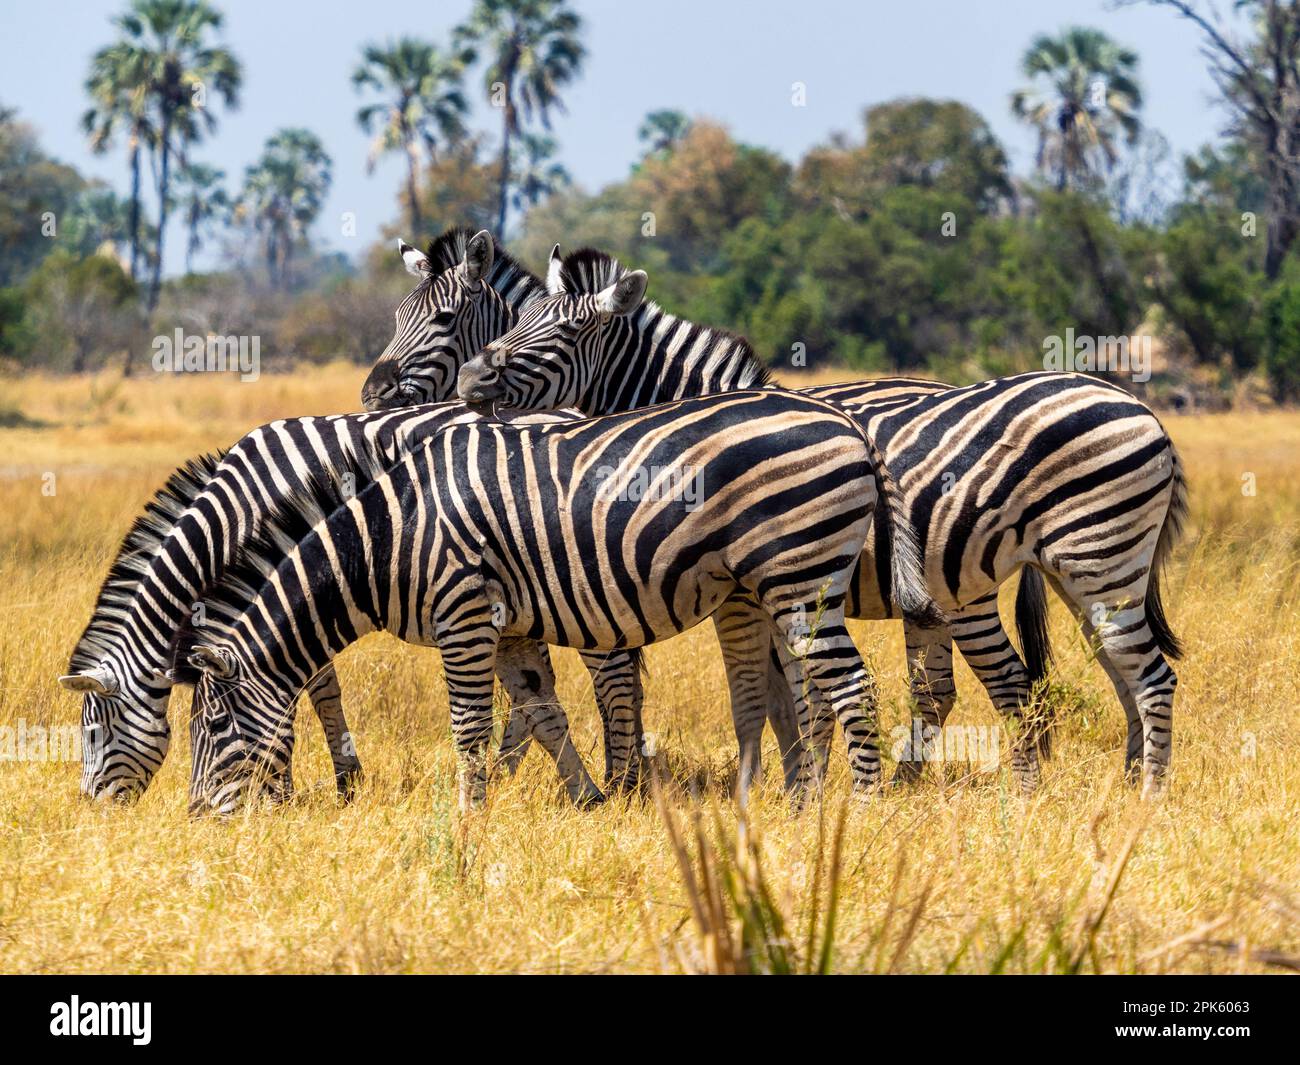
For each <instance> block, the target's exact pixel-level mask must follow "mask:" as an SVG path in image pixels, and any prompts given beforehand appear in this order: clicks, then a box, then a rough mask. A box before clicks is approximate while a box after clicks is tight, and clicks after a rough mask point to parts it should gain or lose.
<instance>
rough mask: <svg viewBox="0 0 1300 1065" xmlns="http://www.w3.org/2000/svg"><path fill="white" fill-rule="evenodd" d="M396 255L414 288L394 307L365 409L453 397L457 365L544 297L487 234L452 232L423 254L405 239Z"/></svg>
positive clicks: (366, 387) (364, 392) (364, 393)
mask: <svg viewBox="0 0 1300 1065" xmlns="http://www.w3.org/2000/svg"><path fill="white" fill-rule="evenodd" d="M397 249H398V252H399V253H400V254H401V256H402V262H403V263H404V264H405V266H406V270H407V272H408V273H410V274H411V275H412V276H414V277H415V278H417V279H418V280H419V284H417V285H416V286H415V288H414V289H412V290H411V292H410V293H409V294H408V295H407V297H406V298H405V299H404V300H402V302H401V304H399V305H398V308H397V311H396V313H395V315H394V317H395V319H396V328H395V330H394V333H393V339H392V340H391V341H390V342H389V345H388V347H387V348H385V349H384V351H383V353H382V354H380V356H379V358H378V359H377V360H376V361H375V365H374V367H373V368H372V369H371V371H370V373H369V374H368V375H367V377H366V380H365V383H364V384H363V385H362V387H361V402H362V404H363V405H364V406H365V408H366V409H367V410H391V409H393V408H395V407H409V406H413V405H415V404H418V403H437V402H440V401H442V400H445V399H452V398H454V397H455V393H456V373H457V371H458V370H459V369H460V366H461V364H462V363H464V362H465V360H466V359H468V358H469V357H470V356H471V355H475V354H477V353H478V352H479V350H481V349H482V348H483V346H484V345H486V344H487V343H488V342H489V341H491V340H495V339H496V338H497V337H498V336H500V335H501V334H502V333H504V332H505V331H506V330H507V329H508V328H510V326H511V325H513V324H514V321H515V319H516V317H517V316H518V314H519V312H520V310H521V309H522V308H524V307H526V306H528V305H529V304H530V303H531V302H532V301H533V300H535V299H539V298H541V297H542V296H544V295H545V294H546V288H545V286H544V285H543V284H542V282H541V280H540V279H539V278H537V277H536V276H535V275H534V274H532V273H531V272H530V271H528V270H526V269H524V267H523V266H521V265H520V264H519V263H518V262H516V261H515V259H513V258H512V257H511V256H510V255H508V254H506V252H504V251H503V250H502V249H501V248H500V247H499V246H498V245H497V244H496V242H495V241H494V240H493V239H492V235H491V234H490V233H488V232H487V230H480V231H479V232H477V233H475V234H473V235H471V234H470V233H469V231H468V230H465V229H461V228H458V227H452V228H450V229H448V230H447V231H446V232H444V233H443V234H442V235H441V236H440V237H438V239H437V240H435V241H433V243H432V244H430V245H429V248H428V251H427V252H421V251H419V250H417V249H416V248H413V247H412V246H411V245H409V244H407V243H406V241H404V240H399V241H398V242H397ZM399 371H400V372H399Z"/></svg>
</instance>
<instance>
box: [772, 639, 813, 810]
mask: <svg viewBox="0 0 1300 1065" xmlns="http://www.w3.org/2000/svg"><path fill="white" fill-rule="evenodd" d="M802 702H803V700H802V699H800V700H799V701H798V703H796V700H795V698H794V691H793V689H792V688H791V681H790V678H788V677H787V676H786V666H785V663H784V662H783V661H782V659H781V652H780V641H779V640H778V639H777V638H776V637H775V636H772V637H771V638H770V640H769V646H768V653H767V720H768V722H769V723H770V724H771V726H772V731H773V732H774V733H775V734H776V742H777V745H778V746H779V747H780V749H781V768H782V771H783V774H784V776H785V787H786V790H787V791H791V790H793V789H794V786H795V783H796V781H797V780H798V778H799V765H800V762H801V760H802V759H803V756H804V743H803V737H802V736H801V735H800V733H799V721H800V719H801V718H802V717H803V716H805V715H806V714H807V713H808V708H807V706H806V705H803V706H801V705H799V703H802Z"/></svg>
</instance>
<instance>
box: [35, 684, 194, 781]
mask: <svg viewBox="0 0 1300 1065" xmlns="http://www.w3.org/2000/svg"><path fill="white" fill-rule="evenodd" d="M74 668H75V667H74ZM59 683H60V684H61V685H63V687H64V688H66V689H68V690H69V691H75V692H80V693H81V695H82V700H81V794H82V796H83V797H85V798H87V799H116V800H118V801H121V802H130V801H133V800H135V799H138V798H139V797H140V795H141V794H142V793H143V792H144V789H145V788H146V787H148V786H149V781H151V780H152V779H153V776H154V774H155V773H156V772H158V768H159V766H161V765H162V762H163V759H164V758H165V757H166V756H167V748H168V746H170V744H171V728H170V726H169V725H168V724H167V702H168V697H169V695H170V693H171V681H170V680H169V679H168V678H166V677H165V676H163V675H162V674H157V673H149V674H146V675H143V676H141V675H139V674H138V673H137V672H136V671H135V670H132V669H129V668H124V667H123V666H121V665H120V664H116V663H114V662H113V661H111V660H104V661H100V662H96V663H94V664H83V665H82V667H81V668H79V669H76V671H75V672H73V673H69V674H67V675H66V676H62V677H60V678H59Z"/></svg>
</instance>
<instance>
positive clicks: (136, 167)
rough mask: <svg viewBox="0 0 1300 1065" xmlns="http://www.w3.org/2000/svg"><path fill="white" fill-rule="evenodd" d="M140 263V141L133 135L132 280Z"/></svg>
mask: <svg viewBox="0 0 1300 1065" xmlns="http://www.w3.org/2000/svg"><path fill="white" fill-rule="evenodd" d="M139 263H140V141H139V139H138V138H137V137H136V136H135V134H132V135H131V280H132V281H133V282H134V281H135V279H136V275H137V273H138V271H139Z"/></svg>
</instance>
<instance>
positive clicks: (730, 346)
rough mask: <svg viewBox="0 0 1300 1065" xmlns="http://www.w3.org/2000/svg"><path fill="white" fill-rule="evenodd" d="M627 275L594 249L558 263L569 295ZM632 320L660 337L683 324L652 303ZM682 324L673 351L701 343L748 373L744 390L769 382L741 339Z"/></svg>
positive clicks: (592, 291)
mask: <svg viewBox="0 0 1300 1065" xmlns="http://www.w3.org/2000/svg"><path fill="white" fill-rule="evenodd" d="M628 272H629V271H628V268H627V267H626V266H624V265H623V264H622V263H620V262H619V261H618V260H617V259H616V258H614V256H612V255H610V254H609V253H608V252H603V251H599V250H598V249H596V248H579V249H578V250H577V251H575V252H570V253H569V254H568V255H566V256H564V258H563V259H562V260H561V262H560V267H559V281H560V286H561V288H562V289H563V291H565V292H567V293H569V294H571V295H575V296H578V295H591V296H594V295H595V294H596V293H598V292H601V291H603V290H604V289H607V288H609V286H610V285H612V284H614V283H615V282H616V281H618V279H619V278H621V277H622V276H623V275H624V274H626V273H628ZM634 317H635V320H636V322H637V325H638V328H639V329H642V330H644V331H645V332H653V331H655V330H656V329H657V330H658V331H659V332H660V334H661V335H667V334H668V333H671V329H667V328H666V327H665V326H666V324H671V323H673V322H678V321H685V319H680V318H677V316H676V315H672V314H669V313H668V312H667V311H665V310H664V309H663V308H662V307H660V306H659V304H657V303H655V302H654V301H653V300H646V302H645V303H644V304H643V305H642V307H641V309H640V310H639V311H637V312H636V315H635V316H634ZM686 325H687V326H688V327H689V332H688V333H687V335H686V337H685V339H684V340H683V341H682V342H681V343H679V344H677V345H676V347H677V350H679V351H690V350H692V349H693V348H694V347H695V345H696V344H697V343H699V342H701V341H702V342H703V344H704V345H705V347H706V348H707V349H708V350H710V351H716V352H718V353H719V354H725V358H726V359H727V361H728V362H730V363H732V364H733V365H737V366H742V367H746V368H750V369H751V370H752V374H753V381H752V382H750V383H747V384H746V387H747V388H765V387H766V386H767V385H769V384H771V383H772V373H771V371H770V370H769V369H768V368H767V366H766V365H765V364H764V362H763V360H762V359H760V358H759V357H758V353H757V352H756V351H754V346H753V345H752V344H750V342H749V341H748V340H747V339H746V338H745V337H743V336H741V335H740V334H739V333H733V332H730V331H729V330H726V329H718V328H715V327H714V326H708V325H700V324H698V323H696V322H686ZM733 379H734V375H733Z"/></svg>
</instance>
